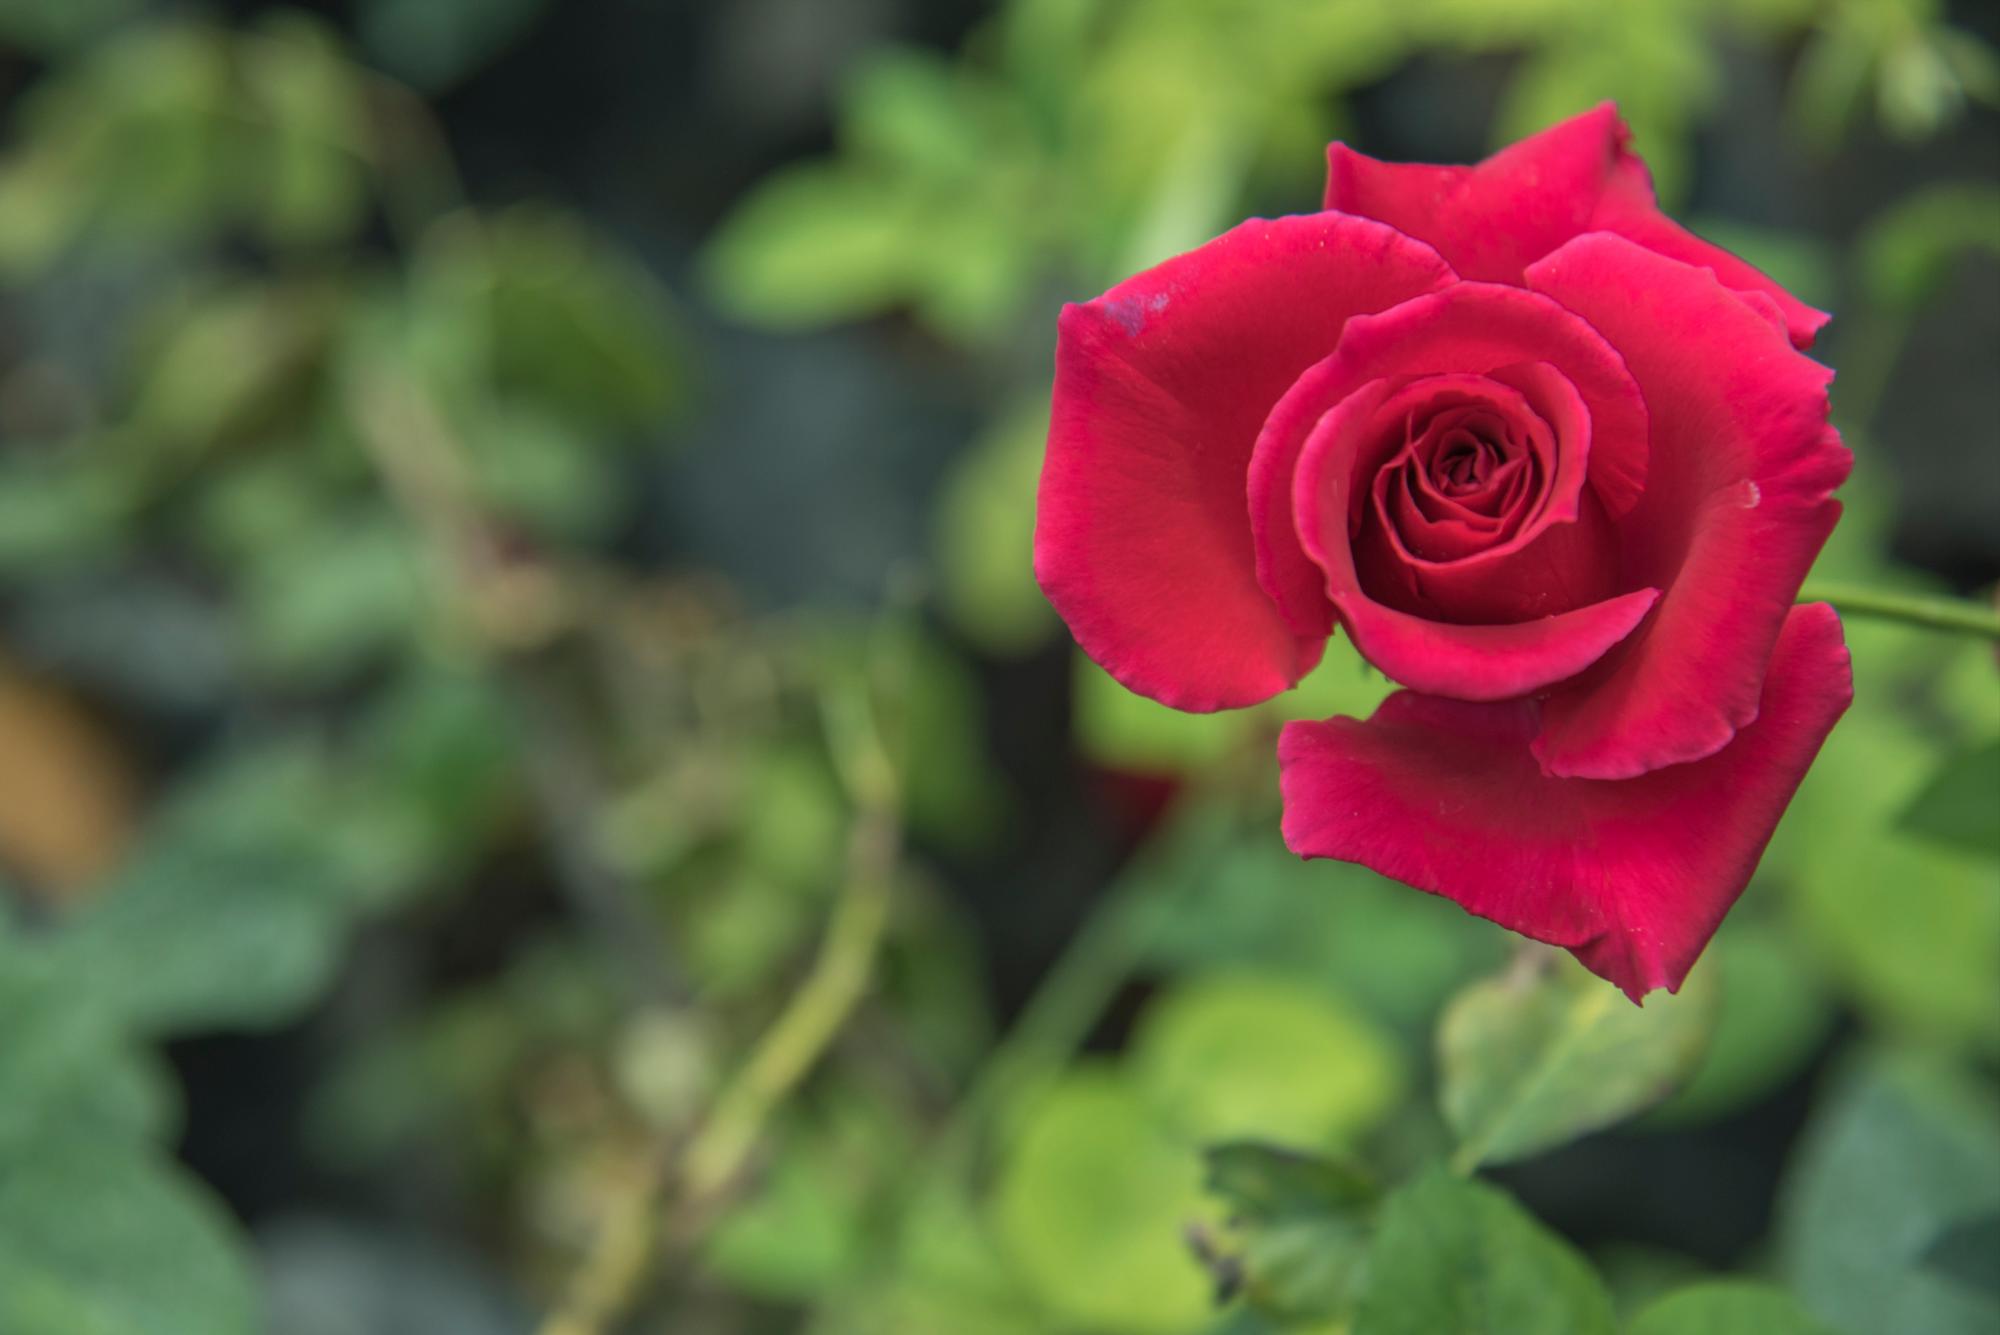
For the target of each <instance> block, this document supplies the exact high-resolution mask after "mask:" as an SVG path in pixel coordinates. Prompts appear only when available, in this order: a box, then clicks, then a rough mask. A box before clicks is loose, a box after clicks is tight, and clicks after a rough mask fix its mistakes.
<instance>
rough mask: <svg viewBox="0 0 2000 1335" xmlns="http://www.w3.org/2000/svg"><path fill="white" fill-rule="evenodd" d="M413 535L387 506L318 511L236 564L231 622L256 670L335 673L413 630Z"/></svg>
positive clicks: (295, 675) (329, 676) (416, 600)
mask: <svg viewBox="0 0 2000 1335" xmlns="http://www.w3.org/2000/svg"><path fill="white" fill-rule="evenodd" d="M420 562H421V556H420V553H419V552H418V550H417V548H416V544H415V541H414V539H413V537H412V535H410V534H409V533H408V532H407V531H406V530H405V529H404V528H403V526H402V524H401V523H400V522H399V521H398V520H397V519H396V518H395V517H394V516H392V515H391V514H389V512H388V511H387V510H382V509H376V508H372V507H371V508H364V509H359V510H356V511H353V512H351V513H348V514H345V515H341V516H332V515H329V516H327V517H325V518H324V519H322V521H321V522H320V523H318V524H317V525H315V526H314V527H312V528H311V529H308V530H306V531H305V532H302V533H299V534H297V535H296V536H295V539H294V541H293V542H292V543H291V544H290V545H289V546H287V547H285V548H283V549H281V550H280V551H279V552H276V553H273V554H272V556H271V558H270V559H268V560H267V561H266V562H265V563H264V564H262V565H259V566H255V567H252V568H251V569H250V570H248V571H246V572H244V579H245V587H244V590H243V602H242V606H241V620H240V626H241V630H242V632H243V634H244V636H245V637H246V639H247V641H248V643H247V646H246V647H247V649H248V651H249V653H250V655H251V657H252V659H253V661H254V662H255V663H256V664H257V665H258V666H259V667H261V668H262V669H264V670H265V671H268V672H272V673H275V674H278V675H280V676H282V677H285V678H289V679H292V680H296V681H301V682H305V683H307V684H315V685H323V684H326V683H330V682H335V681H339V680H341V679H342V678H343V677H345V676H347V675H348V674H349V673H351V672H353V671H355V670H356V669H357V668H359V667H361V666H362V665H364V664H366V663H368V662H370V661H372V660H375V659H378V658H379V657H381V656H382V655H383V654H384V653H385V652H386V651H387V650H389V649H391V648H392V647H397V646H399V645H400V644H402V643H404V642H405V641H406V640H407V637H409V636H411V635H413V634H414V633H415V631H416V630H417V628H418V627H419V625H420V624H421V621H422V618H423V616H424V614H425V612H426V611H427V609H428V602H427V597H426V591H425V589H424V586H423V579H424V572H423V568H422V566H421V564H420Z"/></svg>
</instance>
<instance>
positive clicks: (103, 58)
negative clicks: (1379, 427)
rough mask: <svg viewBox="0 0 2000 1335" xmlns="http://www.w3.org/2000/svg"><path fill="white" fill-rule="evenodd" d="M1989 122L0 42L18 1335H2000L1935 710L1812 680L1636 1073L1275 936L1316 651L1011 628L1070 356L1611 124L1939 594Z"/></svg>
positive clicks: (1899, 639)
mask: <svg viewBox="0 0 2000 1335" xmlns="http://www.w3.org/2000/svg"><path fill="white" fill-rule="evenodd" d="M1996 40H2000V13H1996V11H1995V10H1993V9H1991V8H1990V7H1986V6H1982V5H1978V4H1975V3H1970V2H1969V0H1968V2H1967V3H1963V4H1944V3H1941V0H1625V2H1624V3H1619V4H1604V3H1601V2H1600V0H1396V2H1395V3H1386V2H1382V0H1254V2H1246V0H1004V3H1000V4H997V5H993V4H977V3H972V0H665V2H664V3H660V2H658V0H655V2H652V3H648V2H647V0H565V3H561V4H557V3H554V0H344V2H340V0H325V2H324V3H315V4H309V5H276V4H262V3H252V2H251V0H237V2H236V3H227V4H212V5H209V6H205V7H200V6H193V5H185V4H176V3H168V2H159V3H154V2H150V0H68V2H67V3H63V4H52V3H48V2H47V0H0V97H3V98H4V100H5V107H6V135H5V139H4V147H0V284H4V288H3V289H0V291H4V295H0V877H4V886H0V1335H236V1333H237V1332H253V1331H270V1332H277V1333H278V1335H377V1333H381V1335H403V1333H408V1335H418V1333H421V1335H461V1333H462V1335H505V1333H507V1332H527V1331H531V1330H535V1329H537V1328H540V1329H544V1330H546V1331H548V1332H549V1333H550V1335H599V1333H604V1335H608V1332H610V1331H613V1330H631V1331H658V1332H669V1331H671V1332H675V1333H676V1335H711V1333H712V1335H735V1333H738V1332H742V1333H745V1335H747V1333H749V1332H766V1331H770V1332H788V1331H802V1332H813V1333H814V1335H842V1333H853V1335H1032V1333H1037V1332H1055V1333H1057V1335H1061V1333H1063V1332H1073V1333H1074V1335H1154V1333H1158V1335H1176V1333H1178V1332H1188V1333H1189V1335H1195V1333H1196V1332H1215V1333H1217V1335H1221V1333H1223V1332H1226V1333H1227V1335H1257V1333H1258V1332H1276V1331H1317V1332H1332V1331H1351V1332H1353V1333H1354V1335H1381V1333H1383V1332H1392V1333H1393V1332H1405V1331H1407V1332H1412V1333H1413V1335H1416V1333H1418V1332H1424V1333H1434V1332H1441V1331H1449V1330H1457V1329H1471V1328H1475V1327H1476V1328H1479V1329H1493V1330H1500V1331H1523V1332H1541V1331H1550V1332H1554V1331H1611V1330H1614V1329H1619V1330H1628V1331H1630V1332H1634V1333H1635V1335H1677V1333H1684V1332H1722V1333H1725V1335H1726V1332H1731V1331H1745V1332H1747V1331H1757V1332H1780V1333H1781V1335H1782V1333H1783V1332H1808V1331H1815V1332H1848V1333H1849V1335H1876V1333H1878V1332H1890V1331H1893V1332H1897V1335H1926V1333H1928V1332H1938V1333H1940V1335H1952V1333H1955V1332H1966V1333H1967V1335H1971V1333H1972V1332H1978V1331H1991V1330H1993V1329H1994V1326H1995V1322H1996V1321H2000V1272H1996V1268H1995V1258H1996V1257H2000V1103H1996V1098H2000V1084H1996V1074H1997V1073H2000V678H1996V671H1995V666H1996V665H1995V657H1994V647H1993V645H1992V644H1990V643H1983V642H1980V641H1978V640H1974V639H1963V638H1952V637H1948V636H1942V635H1938V634H1934V633H1928V632H1924V631H1920V630H1914V629H1910V628H1907V627H1901V626H1891V625H1884V624H1871V623H1868V622H1865V621H1861V620H1858V619H1850V622H1849V629H1848V634H1849V638H1850V640H1851V642H1852V644H1853V648H1854V653H1855V659H1856V675H1857V679H1858V687H1859V698H1858V700H1857V703H1856V705H1855V707H1854V709H1853V712H1852V713H1851V714H1850V715H1849V716H1848V718H1847V720H1846V721H1845V722H1844V723H1843V724H1842V725H1841V727H1840V728H1839V729H1838V731H1837V732H1836V733H1835V735H1834V737H1833V739H1832V741H1831V742H1830V743H1829V745H1828V747H1827V749H1826V752H1825V754H1824V755H1823V756H1822V758H1821V760H1820V762H1819V764H1818V766H1817V768H1816V769H1815V770H1814V772H1813V774H1812V775H1811V776H1810V778H1809V779H1808V781H1807V784H1806V786H1805V788H1804V789H1803V790H1802V792H1801V794H1800V796H1799V799H1798V801H1797V803H1796V805H1795V808H1794V810H1793V811H1792V813H1791V814H1790V815H1789V816H1788V818H1787V820H1786V823H1785V825H1784V826H1783V828H1782V829H1781V831H1780V834H1779V837H1778V840H1777V842H1776V843H1775V844H1774V845H1773V848H1772V850H1771V853H1770V855H1769V856H1768V857H1767V858H1766V860H1765V863H1764V866H1763V869H1762V871H1761V872H1760V874H1759V877H1758V879H1757V881H1756V882H1755V883H1754V884H1753V885H1752V887H1751V889H1750V891H1749V892H1748V893H1747V894H1746V896H1745V897H1744V900H1743V902H1742V903H1741V905H1740V906H1739V907H1738V909H1737V910H1736V912H1735V914H1734V915H1733V916H1732V917H1731V918H1730V920H1729V921H1728V923H1727V924H1726V925H1725V927H1724V929H1723V931H1722V933H1721V935H1720V936H1719V937H1718V939H1717V940H1716V942H1715V943H1714V945H1713V947H1712V948H1711V949H1710V951H1709V953H1708V955H1707V957H1706V958H1705V959H1704V961H1703V962H1702V964H1701V965H1700V966H1699V968H1698V969H1697V970H1696V972H1695V975H1694V977H1693V979H1692V980H1691V981H1690V984H1689V986H1688V988H1687V989H1686V990H1685V992H1684V993H1683V994H1682V996H1681V997H1679V998H1675V999H1667V998H1664V997H1658V998H1655V1000H1654V1001H1652V1002H1651V1003H1649V1004H1648V1005H1647V1006H1646V1008H1645V1009H1644V1010H1643V1011H1641V1010H1635V1009H1632V1008H1630V1007H1628V1006H1626V1005H1625V1004H1624V1003H1623V1002H1622V1001H1621V1000H1619V999H1617V998H1616V997H1615V995H1614V994H1613V993H1612V992H1611V990H1610V989H1609V988H1607V987H1605V986H1603V985H1601V984H1597V983H1595V981H1594V980H1587V979H1579V978H1578V977H1576V976H1575V974H1574V973H1573V972H1572V971H1570V970H1568V969H1566V968H1558V967H1554V966H1552V965H1551V964H1550V963H1549V962H1548V961H1547V960H1546V959H1543V958H1541V957H1539V956H1536V955H1534V954H1526V955H1523V954H1518V953H1514V955H1513V958H1512V959H1511V962H1510V953H1511V952H1513V945H1512V943H1511V942H1510V941H1509V940H1506V939H1503V938H1502V936H1501V934H1500V933H1499V932H1498V931H1497V929H1492V928H1489V927H1488V926H1486V925H1485V924H1482V923H1479V922H1477V921H1475V920H1472V919H1469V918H1466V917H1465V916H1463V915H1462V914H1460V913H1459V912H1458V910H1457V909H1456V908H1454V907H1453V906H1452V905H1450V904H1448V903H1445V902H1443V901H1439V900H1435V899H1432V898H1430V897H1427V896H1424V895H1421V894H1418V893H1416V892H1414V891H1409V890H1406V889H1403V888H1401V887H1397V886H1393V885H1390V884H1388V883H1386V882H1384V881H1381V880H1380V879H1379V878H1376V877H1374V876H1373V875H1371V874H1369V873H1366V872H1364V871H1361V870H1359V869H1356V868H1349V867H1342V866H1336V865H1331V864H1312V865H1303V864H1300V863H1298V862H1297V861H1296V860H1294V859H1292V858H1291V857H1290V856H1289V855H1287V854H1286V853H1285V852H1284V850H1283V848H1282V846H1281V845H1280V843H1279V840H1278V835H1277V828H1276V792H1275V781H1274V780H1275V767H1274V765H1273V763H1272V740H1273V737H1274V734H1275V729H1276V727H1277V725H1278V724H1279V723H1280V722H1281V721H1282V720H1283V719H1284V718H1286V717H1305V716H1314V717H1318V716H1324V715H1327V714H1331V713H1336V712H1344V713H1355V712H1362V713H1365V712H1366V711H1367V709H1368V708H1370V707H1371V706H1372V704H1373V703H1374V701H1375V700H1377V699H1379V698H1380V697H1381V695H1383V694H1384V693H1385V692H1386V690H1387V686H1386V684H1385V683H1383V682H1382V681H1381V680H1380V679H1379V678H1376V677H1374V676H1372V675H1371V674H1370V673H1369V672H1367V671H1366V670H1365V669H1364V668H1363V667H1362V666H1361V665H1360V664H1359V663H1358V662H1357V661H1356V660H1355V659H1353V657H1352V656H1351V654H1350V655H1343V654H1341V653H1340V652H1337V651H1336V652H1333V653H1330V654H1329V661H1328V663H1327V664H1326V666H1325V667H1324V668H1323V669H1321V670H1320V671H1319V672H1318V673H1317V674H1316V675H1315V677H1314V678H1313V679H1312V680H1311V681H1309V682H1308V683H1307V684H1306V685H1305V686H1304V687H1303V688H1302V689H1301V691H1300V692H1298V693H1296V694H1294V695H1292V696H1289V697H1286V698H1284V699H1281V700H1279V701H1276V702H1274V703H1273V704H1272V705H1270V706H1267V707H1265V708H1261V709H1258V710H1255V711H1250V712H1248V713H1245V714H1239V715H1232V716H1227V717H1209V718H1194V717H1186V716H1179V715H1174V714H1171V713H1169V712H1168V711H1165V710H1162V709H1159V708H1156V707H1154V706H1151V705H1149V704H1148V703H1146V702H1144V701H1142V700H1139V699H1136V698H1134V697H1131V696H1128V695H1126V694H1124V693H1123V692H1122V691H1120V690H1118V689H1117V688H1116V687H1115V686H1113V685H1112V684H1111V683H1110V682H1109V680H1108V679H1107V678H1105V677H1104V676H1103V675H1102V674H1101V673H1099V672H1097V671H1096V670H1095V669H1093V668H1091V667H1090V666H1089V665H1088V664H1086V663H1084V662H1083V661H1082V660H1081V659H1079V658H1077V657H1076V656H1075V654H1074V652H1073V650H1072V649H1071V647H1070V646H1069V644H1068V641H1067V639H1066V637H1065V636H1063V635H1062V634H1061V633H1060V627H1059V626H1057V625H1056V623H1055V622H1054V619H1053V617H1052V615H1051V613H1050V612H1049V610H1048V608H1047V607H1046V605H1045V604H1044V603H1043V601H1042V600H1041V598H1040V595H1039V594H1038V592H1037V591H1036V590H1035V588H1034V585H1033V583H1032V580H1031V578H1030V574H1029V544H1030V539H1031V532H1032V524H1033V485H1034V479H1035V476H1036V471H1037V468H1038V465H1039V454H1040V445H1041V433H1042V429H1043V426H1044V412H1045V404H1046V393H1047V389H1048V368H1049V362H1050V351H1051V346H1052V340H1053V333H1054V313H1055V310H1056V307H1057V305H1058V304H1059V303H1060V302H1061V301H1062V300H1065V299H1070V298H1078V297H1083V296H1088V295H1091V294H1094V293H1095V292H1097V291H1099V290H1101V289H1102V288H1103V287H1104V286H1106V285H1108V284H1109V283H1110V282H1111V281H1113V280H1115V279H1117V278H1119V277H1121V276H1123V275H1124V274H1126V273H1128V272H1130V271H1131V270H1133V269H1135V268H1137V267H1140V266H1142V265H1144V264H1148V263H1151V262H1153V261H1155V260H1158V259H1160V258H1162V257H1164V256H1166V255H1168V254H1171V253H1174V252H1176V251H1178V250H1181V249H1185V248H1187V247H1189V246H1191V245H1193V244H1196V243H1198V242H1199V241H1201V240H1203V239H1205V238H1207V237H1208V236H1210V235H1212V234H1214V233H1215V232H1217V231H1219V230H1221V229H1222V228H1224V227H1226V226H1227V225H1229V224H1230V223H1232V222H1233V221H1235V220H1236V219H1238V218H1240V217H1241V216H1244V215H1245V214H1246V213H1251V212H1261V213H1266V214H1270V213H1282V212H1296V211H1301V210H1304V209H1309V208H1311V207H1314V206H1315V204H1316V201H1317V200H1318V198H1319V189H1320V171H1321V163H1322V158H1321V150H1322V147H1323V145H1324V143H1325V142H1326V141H1327V140H1328V139H1329V138H1333V137H1341V138H1346V139H1348V140H1349V141H1350V142H1353V143H1355V144H1357V145H1358V146H1359V147H1361V148H1363V149H1365V150H1367V151H1370V152H1373V153H1376V154H1378V155H1382V156H1389V157H1401V158H1412V159H1420V160H1470V159H1472V158H1475V157H1477V156H1479V155H1480V154H1482V153H1483V152H1485V151H1487V150H1488V149H1490V148H1492V147H1493V146H1496V145H1497V144H1500V143H1503V142H1505V141H1507V140H1510V139H1512V138H1514V137H1516V136H1518V135H1519V134H1521V133H1524V132H1526V131H1530V130H1533V129H1535V128H1538V127H1540V126H1542V125H1544V124H1547V123H1549V122H1551V121H1553V120H1555V119H1558V118H1560V117H1562V116H1565V115H1568V114H1570V113H1572V112H1574V111H1576V110H1579V109H1581V108H1583V107H1586V106H1589V105H1591V104H1593V103H1594V102H1596V101H1598V100H1600V99H1603V98H1605V97H1615V98H1617V99H1618V100H1619V101H1620V103H1621V105H1622V107H1623V109H1624V111H1625V113H1626V114H1627V116H1628V118H1629V119H1630V121H1631V122H1632V124H1633V126H1634V129H1635V131H1636V134H1637V146H1638V148H1639V149H1640V150H1641V151H1642V152H1643V153H1644V154H1645V156H1646V157H1647V159H1648V160H1649V161H1650V162H1651V164H1652V165H1653V167H1654V170H1655V172H1656V175H1657V176H1658V178H1659V183H1660V186H1661V190H1662V194H1663V198H1664V200H1665V201H1666V203H1667V204H1668V206H1669V207H1671V208H1673V209H1675V210H1676V211H1677V212H1678V213H1679V214H1680V216H1682V217H1684V218H1686V219H1688V220H1690V221H1691V223H1692V224H1693V225H1694V226H1695V227H1696V228H1697V229H1698V230H1701V231H1703V232H1704V233H1705V234H1706V235H1708V236H1710V237H1711V238H1713V239H1715V240H1718V241H1720V242H1723V243H1725V244H1727V245H1730V246H1732V247H1734V248H1736V249H1738V250H1739V251H1740V252H1742V253H1744V254H1745V255H1747V256H1749V257H1751V258H1752V259H1754V260H1755V261H1757V262H1758V263H1760V264H1762V265H1764V266H1765V267H1766V268H1768V269H1769V270H1770V271H1771V272H1773V273H1775V274H1777V275H1778V276H1780V277H1781V278H1782V279H1783V280H1784V281H1786V282H1787V283H1789V284H1790V285H1791V286H1792V287H1793V288H1794V289H1795V290H1796V291H1798V292H1799V293H1801V294H1802V295H1803V296H1804V297H1806V298H1807V299H1808V300H1811V301H1813V302H1814V303H1816V304H1818V305H1820V306H1823V307H1825V308H1828V309H1831V310H1833V311H1835V312H1836V313H1837V321H1836V323H1835V325H1834V326H1833V327H1832V329H1831V330H1830V331H1829V333H1828V334H1827V335H1826V336H1825V337H1824V338H1823V340H1822V343H1821V347H1820V354H1821V355H1822V356H1824V357H1825V358H1826V359H1827V360H1828V361H1830V362H1831V363H1832V364H1833V365H1835V366H1836V367H1838V368H1839V370H1840V373H1841V377H1840V382H1839V384H1838V385H1837V386H1836V390H1835V413H1836V418H1837V420H1838V421H1839V424H1840V425H1841V426H1842V428H1843V430H1844V432H1845V434H1846V436H1847V439H1848V440H1849V441H1850V442H1851V443H1852V444H1853V446H1854V448H1855V450H1856V453H1857V456H1858V467H1857V473H1856V477H1855V479H1854V481H1853V482H1852V483H1851V484H1850V485H1849V487H1848V489H1847V492H1846V495H1847V498H1848V506H1849V510H1848V518H1847V520H1846V521H1845V523H1844V525H1843V527H1842V529H1841V531H1840V532H1839V533H1838V534H1837V535H1836V537H1835V540H1834V543H1833V545H1832V547H1831V548H1830V549H1829V551H1828V553H1827V555H1826V557H1825V559H1824V562H1823V564H1822V569H1821V573H1822V574H1824V575H1826V576H1828V577H1832V578H1839V579H1842V580H1848V581H1856V582H1865V583H1871V584H1875V585H1878V586H1882V587H1888V588H1910V589H1915V590H1924V589H1931V590H1939V591H1955V592H1958V593H1966V594H1973V593H1980V592H1982V591H1990V588H1991V585H1992V583H1993V581H1994V579H1995V577H1996V575H2000V529H1996V528H1995V527H1994V525H1993V519H1994V517H1995V515H1996V514H2000V450H1996V444H2000V442H1996V440H1995V437H1994V430H1993V420H1994V419H1993V410H1992V403H1991V399H1990V397H1989V395H1990V394H1991V392H1992V385H1993V381H1994V373H1995V372H1996V370H2000V116H1996V112H1995V104H1996V101H2000V59H1996V55H1995V48H1994V43H1995V41H1996ZM1337 649H1338V646H1336V650H1337ZM1669 1091H1671V1092H1669ZM1663 1096H1665V1101H1664V1102H1663V1103H1662V1102H1660V1100H1661V1099H1662V1097H1663ZM1635 1115H1636V1116H1635ZM1439 1164H1446V1165H1449V1168H1440V1167H1437V1166H1436V1165H1439ZM1451 1169H1456V1170H1457V1172H1455V1173H1454V1172H1453V1171H1450V1170H1451ZM1475 1169H1478V1170H1481V1171H1480V1172H1479V1173H1478V1175H1477V1176H1476V1177H1471V1178H1468V1177H1467V1176H1466V1174H1467V1173H1469V1172H1471V1171H1472V1170H1475ZM544 1321H546V1325H544V1324H543V1323H544ZM1482 1323H1483V1324H1482Z"/></svg>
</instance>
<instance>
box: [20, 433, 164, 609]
mask: <svg viewBox="0 0 2000 1335" xmlns="http://www.w3.org/2000/svg"><path fill="white" fill-rule="evenodd" d="M141 488H142V482H141V479H140V478H139V476H138V469H137V468H136V467H135V466H133V463H132V461H130V460H128V459H121V458H112V457H109V454H108V452H107V451H102V450H96V449H90V448H88V447H84V448H70V449H65V450H63V451H62V452H60V453H54V452H51V453H44V452H42V451H40V450H33V449H21V448H15V449H12V450H9V451H8V452H7V453H6V454H4V455H0V574H6V575H8V576H10V577H14V576H20V575H39V574H45V573H47V572H48V571H49V570H50V569H51V568H52V567H61V566H71V565H77V564H81V563H84V562H87V561H90V560H92V559H93V558H95V559H102V558H104V557H106V556H108V555H110V554H112V553H114V552H116V551H118V550H119V548H120V547H121V546H122V545H123V544H124V543H125V542H126V541H127V533H126V525H127V523H128V521H129V520H130V519H131V516H132V511H133V508H134V505H135V503H136V501H137V500H138V498H139V496H140V494H141Z"/></svg>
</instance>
